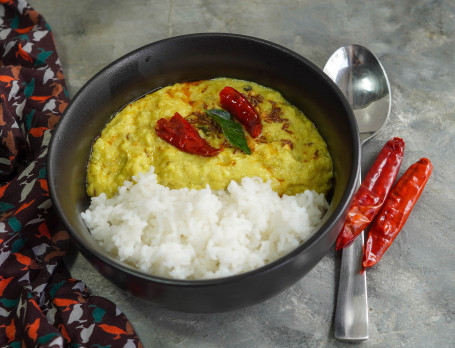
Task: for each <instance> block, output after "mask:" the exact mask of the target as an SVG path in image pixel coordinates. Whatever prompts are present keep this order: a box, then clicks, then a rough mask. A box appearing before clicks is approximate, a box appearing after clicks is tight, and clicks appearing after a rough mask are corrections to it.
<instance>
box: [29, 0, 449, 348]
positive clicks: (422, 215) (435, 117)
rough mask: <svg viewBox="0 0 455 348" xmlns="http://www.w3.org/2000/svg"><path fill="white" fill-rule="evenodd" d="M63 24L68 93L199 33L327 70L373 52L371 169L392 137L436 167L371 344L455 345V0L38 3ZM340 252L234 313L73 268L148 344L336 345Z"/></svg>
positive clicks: (378, 308) (365, 161)
mask: <svg viewBox="0 0 455 348" xmlns="http://www.w3.org/2000/svg"><path fill="white" fill-rule="evenodd" d="M30 2H31V4H32V5H33V6H34V7H35V8H36V9H37V10H38V11H39V12H41V13H42V14H43V15H44V16H45V18H46V19H47V20H48V22H49V24H50V25H51V27H52V28H53V31H54V35H55V40H56V43H57V49H58V51H59V53H60V57H61V61H62V64H63V69H64V73H65V74H66V79H67V83H68V86H69V90H70V94H71V96H74V94H75V93H76V92H77V91H78V89H79V88H80V87H81V86H82V85H83V84H84V83H85V82H86V81H87V80H88V79H89V78H90V77H91V76H93V75H94V74H95V73H96V72H97V71H98V70H100V69H101V68H103V67H104V66H105V65H107V64H108V63H110V62H111V61H112V60H114V59H116V58H118V57H120V56H122V55H123V54H125V53H127V52H129V51H131V50H133V49H135V48H138V47H140V46H143V45H145V44H148V43H150V42H153V41H156V40H160V39H163V38H167V37H171V36H175V35H180V34H188V33H195V32H214V31H218V32H231V33H239V34H246V35H252V36H257V37H260V38H263V39H267V40H270V41H274V42H276V43H278V44H281V45H283V46H286V47H288V48H290V49H292V50H294V51H296V52H298V53H300V54H302V55H303V56H305V57H306V58H308V59H310V60H311V61H312V62H314V63H315V64H316V65H318V66H319V67H321V68H322V67H323V66H324V64H325V61H326V60H327V59H328V57H329V56H330V55H331V53H332V52H333V51H334V50H335V49H336V48H338V47H339V46H343V45H345V44H348V43H358V44H361V45H365V46H367V47H369V48H370V49H372V50H373V52H374V53H375V54H376V55H377V56H378V57H379V58H380V60H381V62H382V63H383V65H384V67H385V69H386V70H387V72H388V75H389V79H390V83H391V87H392V95H393V105H392V112H391V117H390V120H389V122H388V123H387V126H386V127H385V128H384V129H383V130H382V131H381V133H380V134H379V135H378V136H377V137H376V138H374V139H373V140H371V141H369V142H368V143H367V144H365V145H364V146H363V151H362V156H363V157H362V166H363V169H364V170H367V169H368V168H369V166H370V165H371V164H372V161H373V160H374V157H375V155H376V154H377V152H378V151H379V150H380V148H381V147H382V145H383V144H384V143H385V142H386V141H387V140H388V139H389V138H391V137H393V136H399V137H402V138H404V139H405V141H406V152H405V159H404V161H403V165H402V170H401V173H400V174H402V172H404V170H405V168H407V167H408V166H409V165H410V164H412V163H414V162H415V161H417V160H418V159H419V158H421V157H429V158H430V159H431V160H432V162H433V164H434V172H433V175H432V177H431V179H430V181H429V183H428V186H427V188H426V189H425V191H424V193H423V195H422V197H421V199H420V200H419V202H418V204H417V205H416V207H415V209H414V211H413V213H412V214H411V216H410V218H409V220H408V222H407V224H406V225H405V227H404V229H403V231H402V232H401V234H400V235H399V237H398V238H397V239H396V241H395V243H394V245H393V246H392V247H391V248H390V249H389V250H388V252H387V254H386V255H385V256H384V258H383V259H382V260H381V262H380V264H379V265H378V266H377V267H375V268H374V269H372V270H370V271H369V272H368V273H367V278H368V291H369V307H370V339H369V340H368V341H366V342H364V343H362V344H360V345H359V346H362V347H363V346H365V347H385V346H388V347H397V346H405V347H408V346H413V347H431V346H435V347H449V346H451V347H453V346H455V271H454V264H455V253H454V251H453V246H454V245H455V214H454V212H455V211H454V206H455V204H454V203H455V183H454V180H453V175H454V172H455V142H454V136H455V84H454V80H455V73H454V71H455V59H454V52H455V3H454V2H453V1H452V0H433V1H430V0H401V1H395V0H376V1H355V0H352V1H351V0H282V1H279V0H268V1H259V0H234V1H232V0H231V1H208V0H205V1H204V0H168V1H145V0H137V1H136V0H134V1H133V0H121V1H120V0H110V1H95V0H78V1H57V0H30ZM339 267H340V257H339V255H338V254H336V253H335V252H334V251H332V252H330V253H329V254H328V255H327V256H326V257H325V258H324V259H323V260H322V261H321V262H320V263H319V264H318V265H317V266H316V267H315V268H314V269H313V270H312V271H311V272H310V273H309V274H308V275H307V276H306V277H304V278H303V279H302V280H301V281H300V282H299V283H297V284H296V285H295V286H293V287H292V288H290V289H288V290H287V291H285V292H283V293H282V294H280V295H278V296H276V297H274V298H273V299H271V300H269V301H267V302H265V303H262V304H260V305H257V306H254V307H251V308H246V309H243V310H239V311H236V312H232V313H225V314H211V315H199V314H198V315H195V314H184V313H177V312H170V311H167V310H163V309H160V308H158V307H156V306H154V305H151V304H148V303H145V302H143V301H140V300H138V299H135V298H133V297H131V296H129V295H126V294H124V293H123V292H122V291H120V290H119V289H117V288H116V287H114V286H113V285H111V283H109V282H108V281H107V280H105V279H103V278H102V277H101V276H99V274H98V273H97V272H96V271H95V270H94V269H93V268H92V267H91V266H90V265H89V264H88V263H87V261H85V259H84V258H83V257H81V256H79V255H77V256H76V257H75V260H74V263H73V264H72V267H71V269H72V274H73V276H74V277H75V278H79V279H83V280H84V281H86V282H87V284H88V286H89V287H90V288H91V289H92V291H93V292H94V293H95V294H99V295H103V296H106V297H108V298H109V299H111V300H112V301H114V302H116V303H117V304H118V305H119V306H120V308H121V309H122V310H123V311H124V312H125V313H126V314H127V316H128V317H129V318H130V320H131V321H132V323H133V325H134V326H135V328H136V330H137V332H138V334H139V335H140V337H141V338H142V340H143V342H144V344H145V346H146V347H150V346H152V345H153V346H159V347H196V346H198V347H199V346H232V347H237V346H251V347H254V346H257V347H277V346H281V347H297V346H304V347H318V346H321V347H325V346H333V347H340V346H343V345H344V344H342V343H340V342H337V341H336V340H335V339H334V338H333V318H334V308H335V298H336V289H337V279H338V273H339Z"/></svg>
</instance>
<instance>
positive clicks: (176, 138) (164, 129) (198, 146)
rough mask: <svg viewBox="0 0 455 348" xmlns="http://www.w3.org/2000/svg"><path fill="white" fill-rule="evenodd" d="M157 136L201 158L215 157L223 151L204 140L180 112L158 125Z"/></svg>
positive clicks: (162, 119)
mask: <svg viewBox="0 0 455 348" xmlns="http://www.w3.org/2000/svg"><path fill="white" fill-rule="evenodd" d="M155 131H156V134H157V135H158V136H159V137H160V138H161V139H163V140H164V141H167V142H168V143H169V144H171V145H173V146H175V147H176V148H178V149H179V150H182V151H185V152H188V153H191V154H193V155H199V156H206V157H209V156H215V155H217V154H218V153H219V152H220V151H222V149H215V148H213V147H212V146H210V144H209V143H208V142H207V140H205V139H204V138H202V137H201V136H200V135H199V133H198V131H197V130H196V128H194V127H193V126H192V125H191V124H190V123H189V122H188V121H187V120H185V119H184V118H183V117H182V116H181V115H180V114H179V113H178V112H176V113H175V115H174V116H172V117H171V118H170V119H169V120H167V119H165V118H161V119H159V120H158V122H157V123H156V127H155Z"/></svg>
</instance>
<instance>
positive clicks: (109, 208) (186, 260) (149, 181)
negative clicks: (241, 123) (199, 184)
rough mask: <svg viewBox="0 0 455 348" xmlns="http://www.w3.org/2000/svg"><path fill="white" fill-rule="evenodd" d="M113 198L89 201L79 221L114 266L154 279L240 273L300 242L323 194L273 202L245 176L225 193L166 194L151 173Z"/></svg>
mask: <svg viewBox="0 0 455 348" xmlns="http://www.w3.org/2000/svg"><path fill="white" fill-rule="evenodd" d="M133 181H134V182H129V181H125V182H124V185H123V186H122V187H120V188H119V190H118V194H116V195H115V196H114V197H112V198H110V199H107V198H106V195H105V194H101V195H100V196H98V197H93V198H92V200H91V204H90V207H89V208H88V210H87V211H85V212H84V213H82V214H81V215H82V218H83V220H84V221H85V223H86V225H87V226H88V228H89V230H90V231H91V233H92V235H93V237H94V238H95V239H96V240H97V241H98V243H99V244H100V245H101V247H103V248H104V249H105V250H107V251H108V252H109V253H111V254H113V255H114V256H115V257H116V258H118V259H119V260H120V261H123V262H126V263H128V264H130V265H133V266H135V267H137V268H138V269H140V270H143V271H145V272H148V273H150V274H153V275H157V276H162V277H166V278H177V279H208V278H218V277H224V276H229V275H234V274H239V273H243V272H246V271H249V270H253V269H256V268H258V267H261V266H263V265H265V264H267V263H269V262H272V261H274V260H276V259H278V258H279V257H281V256H283V255H285V254H287V253H289V252H290V251H292V250H293V249H295V248H296V247H297V246H298V245H300V244H301V243H302V242H304V241H305V240H307V239H308V238H309V237H310V236H311V235H312V234H313V233H314V232H315V230H316V228H317V227H318V225H319V224H320V222H321V219H322V216H323V214H324V213H325V211H326V210H327V208H328V203H327V201H326V199H325V197H324V195H323V194H318V193H317V192H315V191H305V192H303V193H301V194H298V195H295V196H286V195H284V196H283V197H280V196H279V195H278V194H277V193H275V192H274V191H272V189H271V185H270V182H266V183H264V182H263V181H262V179H260V178H244V179H243V180H242V181H241V183H236V182H234V181H232V182H231V184H230V185H229V187H228V188H227V190H226V191H212V190H211V189H210V188H209V187H208V186H207V188H205V189H203V190H189V189H180V190H171V189H169V188H167V187H165V186H162V185H159V184H158V183H157V179H156V174H155V173H154V168H151V170H150V171H149V172H148V173H146V174H140V175H139V176H137V177H133Z"/></svg>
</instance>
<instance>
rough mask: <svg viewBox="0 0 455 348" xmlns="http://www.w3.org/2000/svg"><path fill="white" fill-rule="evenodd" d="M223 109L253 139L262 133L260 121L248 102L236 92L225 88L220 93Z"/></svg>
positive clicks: (230, 88) (227, 87)
mask: <svg viewBox="0 0 455 348" xmlns="http://www.w3.org/2000/svg"><path fill="white" fill-rule="evenodd" d="M220 101H221V106H222V107H223V109H225V110H227V111H229V112H230V113H231V114H232V115H233V116H234V117H235V118H236V119H237V120H238V121H239V122H240V123H241V124H242V125H243V126H244V127H245V129H246V131H247V132H248V133H250V135H251V136H252V137H253V138H257V137H258V136H259V135H260V134H261V132H262V123H261V119H260V117H259V115H258V113H257V112H256V110H255V109H254V107H253V106H252V105H251V104H250V102H249V101H248V100H247V99H246V98H245V97H244V96H243V95H242V94H241V93H240V92H238V91H237V90H235V89H234V88H232V87H229V86H226V87H224V88H223V90H222V91H221V92H220Z"/></svg>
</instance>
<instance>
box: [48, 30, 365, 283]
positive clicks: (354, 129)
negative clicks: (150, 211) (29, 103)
mask: <svg viewBox="0 0 455 348" xmlns="http://www.w3.org/2000/svg"><path fill="white" fill-rule="evenodd" d="M205 37H215V38H216V37H219V38H231V39H240V40H245V41H250V42H255V43H258V44H262V45H267V46H269V47H272V48H273V49H276V50H280V51H283V52H284V53H285V54H287V55H290V56H293V57H294V58H296V59H298V60H300V61H303V62H304V63H305V64H306V65H307V66H308V67H309V68H310V69H312V70H314V72H316V73H317V74H318V75H320V77H321V78H322V79H323V80H325V82H326V83H327V84H328V85H330V86H331V88H332V90H333V92H334V93H335V94H337V96H338V98H339V100H340V102H341V103H342V104H343V106H344V109H346V111H347V112H348V116H349V125H348V126H349V128H350V130H351V133H353V134H355V137H356V144H357V145H356V146H354V153H353V158H354V160H353V165H352V166H353V168H352V169H353V170H352V173H353V174H352V173H351V175H350V177H349V179H348V184H347V185H348V188H350V190H348V191H346V192H345V193H344V194H343V197H342V199H341V201H340V203H339V204H338V206H337V207H336V208H335V210H334V211H333V212H332V215H331V216H330V217H328V218H327V219H326V220H323V221H322V223H320V225H319V226H318V228H317V232H316V233H314V234H313V235H312V236H311V237H310V238H309V239H307V240H306V241H304V242H303V243H301V244H300V245H299V246H298V247H296V248H295V249H293V250H292V251H291V252H289V253H288V254H286V255H283V256H281V257H279V258H278V259H276V260H274V261H272V262H269V263H267V264H265V265H263V266H261V267H259V268H256V269H253V270H250V271H247V272H244V273H240V274H235V275H230V276H225V277H219V278H209V279H194V280H193V279H174V278H166V277H161V276H156V275H153V274H150V273H146V272H145V271H141V270H140V269H138V268H135V267H133V266H130V265H128V264H126V263H124V262H122V261H120V260H117V259H115V258H114V257H113V256H111V255H110V254H109V253H107V252H106V251H105V250H104V249H101V250H96V249H95V248H93V247H92V246H91V245H90V244H88V243H85V241H84V238H82V237H80V236H79V234H78V233H77V232H76V231H73V227H72V225H71V224H70V222H69V221H68V219H67V217H66V215H65V213H64V211H63V210H62V208H61V205H60V202H59V200H58V199H57V196H56V193H55V191H54V186H53V182H54V180H53V172H54V171H53V170H51V169H52V168H53V164H52V163H51V162H52V157H53V153H54V152H56V150H55V148H56V146H57V140H56V139H57V138H58V137H57V135H58V132H59V129H60V128H63V126H62V124H64V123H65V122H66V118H65V117H64V116H65V115H66V114H67V112H68V110H71V107H72V105H73V104H74V103H76V101H77V99H78V97H79V96H80V95H81V94H83V93H84V91H85V90H86V89H87V88H88V86H89V85H90V84H91V82H92V81H93V80H96V79H98V78H99V76H101V75H103V74H105V73H106V72H107V71H108V70H110V69H112V68H114V67H115V66H116V65H118V64H120V63H121V62H123V61H124V60H126V59H131V58H133V57H134V56H136V55H137V54H138V53H140V52H141V51H143V50H145V49H147V48H149V47H153V46H157V45H162V44H165V43H167V42H169V41H178V40H186V39H191V38H205ZM360 146H361V145H360V136H359V131H358V126H357V123H356V121H355V117H354V113H353V111H352V108H351V106H350V104H349V103H348V101H347V99H346V98H345V96H344V95H343V93H342V92H341V90H340V89H339V88H338V86H337V85H336V84H335V83H334V82H333V81H332V80H331V79H330V78H329V77H328V76H327V75H326V74H325V73H324V72H323V71H322V70H321V69H320V68H319V67H317V66H316V65H315V64H314V63H312V62H311V61H309V60H308V59H307V58H305V57H304V56H302V55H300V54H298V53H296V52H295V51H292V50H291V49H289V48H287V47H284V46H282V45H280V44H277V43H274V42H271V41H268V40H265V39H262V38H258V37H254V36H248V35H243V34H235V33H222V32H207V33H193V34H184V35H178V36H173V37H169V38H164V39H161V40H158V41H154V42H151V43H148V44H146V45H143V46H140V47H138V48H136V49H134V50H132V51H130V52H127V53H126V54H124V55H122V56H120V57H119V58H117V59H115V60H114V61H112V62H111V63H109V64H108V65H106V66H105V67H103V68H102V69H101V70H99V71H98V72H97V73H96V74H94V75H93V76H92V77H91V78H90V79H89V80H87V82H85V83H84V85H83V86H82V87H81V88H80V89H79V90H78V91H77V92H76V94H75V95H74V97H73V98H71V100H70V102H69V104H68V105H67V107H66V109H65V111H64V112H63V114H62V117H61V119H60V120H59V122H58V123H57V125H56V127H55V128H54V131H53V134H52V137H51V140H50V144H49V148H48V152H49V153H48V158H47V168H48V181H49V192H50V196H51V199H52V202H53V206H54V208H55V209H56V210H57V212H58V215H59V217H60V219H61V221H62V222H63V224H64V226H65V227H66V228H67V231H68V233H69V235H70V236H71V237H72V239H73V240H74V241H75V242H76V244H77V245H78V246H79V251H81V252H82V254H84V256H86V257H87V254H88V255H89V256H91V257H95V258H96V259H98V260H100V261H102V262H104V263H106V264H108V265H110V266H111V267H113V268H116V269H118V270H120V271H122V272H125V273H127V274H129V275H132V276H134V277H137V278H141V279H143V280H146V281H152V282H155V283H159V284H163V285H171V286H174V287H186V288H187V287H194V288H197V287H205V286H215V285H222V284H228V283H232V282H235V281H237V280H238V279H241V278H245V277H254V276H255V275H258V274H260V273H265V272H271V271H273V270H275V269H276V268H277V267H278V266H280V265H282V264H286V263H289V262H291V260H293V259H294V258H295V256H296V255H297V254H300V253H301V252H303V251H304V250H306V249H310V248H311V247H312V246H313V245H315V244H318V242H319V240H320V239H322V238H324V235H325V234H326V233H327V232H328V231H330V230H331V229H332V228H333V227H334V225H335V224H336V223H337V217H338V216H340V215H341V214H343V212H344V211H346V210H347V208H348V206H349V204H350V200H351V198H352V196H353V194H354V191H355V189H356V186H355V183H356V182H357V181H358V179H359V175H360ZM356 167H357V168H356ZM321 229H323V230H324V231H320V230H321ZM318 232H319V233H318ZM323 232H325V233H323ZM95 243H96V241H95ZM100 251H101V252H100ZM90 263H91V264H92V265H93V263H92V262H90Z"/></svg>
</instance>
